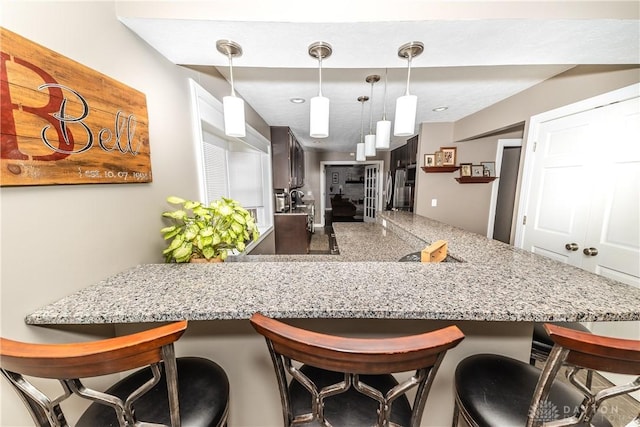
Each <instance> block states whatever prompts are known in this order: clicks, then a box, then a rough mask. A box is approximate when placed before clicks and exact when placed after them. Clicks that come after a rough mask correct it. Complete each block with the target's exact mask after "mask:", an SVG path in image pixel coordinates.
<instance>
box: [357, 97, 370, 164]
mask: <svg viewBox="0 0 640 427" xmlns="http://www.w3.org/2000/svg"><path fill="white" fill-rule="evenodd" d="M368 100H369V97H368V96H359V97H358V102H360V103H361V104H362V110H360V142H358V144H356V161H357V162H364V161H365V160H366V155H365V154H364V151H365V147H364V103H365V102H367V101H368Z"/></svg>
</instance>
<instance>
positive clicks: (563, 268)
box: [26, 212, 640, 426]
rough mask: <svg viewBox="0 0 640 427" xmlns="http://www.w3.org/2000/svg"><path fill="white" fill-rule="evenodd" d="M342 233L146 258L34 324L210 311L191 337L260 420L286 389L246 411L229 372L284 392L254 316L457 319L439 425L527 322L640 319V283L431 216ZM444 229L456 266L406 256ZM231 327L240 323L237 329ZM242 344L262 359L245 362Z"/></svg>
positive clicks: (369, 322) (356, 321) (340, 227)
mask: <svg viewBox="0 0 640 427" xmlns="http://www.w3.org/2000/svg"><path fill="white" fill-rule="evenodd" d="M334 229H335V234H336V238H337V241H338V246H339V248H340V255H244V256H240V257H237V258H236V259H235V261H243V262H225V263H222V264H210V265H203V264H150V265H140V266H137V267H134V268H132V269H130V270H128V271H124V272H122V273H119V274H116V275H114V276H112V277H109V278H107V279H105V280H103V281H101V282H99V283H97V284H94V285H92V286H88V287H87V288H85V289H83V290H81V291H78V292H76V293H74V294H71V295H69V296H66V297H63V298H62V299H60V300H59V301H57V302H54V303H52V304H50V305H48V306H46V307H43V308H41V309H39V310H37V311H35V312H33V313H31V314H29V315H28V316H27V317H26V322H27V323H29V324H32V325H65V324H81V325H91V324H104V323H113V324H131V323H145V322H162V321H170V320H177V319H188V320H191V321H203V322H192V323H190V327H189V328H190V329H192V327H193V333H194V334H200V335H197V336H196V337H195V339H197V340H202V339H207V340H210V346H209V347H210V348H211V351H212V352H213V353H214V356H213V357H214V358H215V359H216V360H218V361H219V362H221V364H222V366H224V367H225V369H230V370H231V371H232V373H231V375H230V378H231V379H232V389H234V387H235V388H236V389H240V390H239V391H238V392H237V394H236V400H235V403H232V410H231V419H232V420H233V419H234V418H235V419H236V422H237V425H254V426H258V425H269V426H271V425H279V424H280V423H281V420H280V414H279V411H278V409H277V408H279V402H278V398H277V393H275V394H273V395H269V394H268V393H265V394H266V396H264V403H263V405H264V408H265V411H266V412H265V411H257V410H256V411H249V412H255V413H261V414H262V415H261V416H262V417H263V418H260V419H255V418H251V417H252V415H251V414H248V413H247V411H243V409H242V408H246V407H248V406H247V405H249V406H251V407H253V406H254V405H256V401H255V396H254V397H253V398H252V396H253V395H252V394H251V393H249V391H248V390H245V389H243V388H242V387H243V386H246V384H245V383H244V382H242V381H240V382H239V383H236V384H234V379H233V378H234V374H235V375H237V376H238V377H240V375H242V377H243V378H244V377H246V376H248V377H250V378H252V384H253V379H254V378H261V379H258V380H257V382H258V387H259V388H262V389H264V390H270V389H269V387H274V388H273V390H272V391H273V392H275V380H274V377H273V374H272V372H270V371H269V366H270V365H269V359H268V357H269V356H268V353H267V351H266V347H265V346H264V341H263V340H262V339H261V337H257V336H256V335H255V334H254V333H253V331H251V330H250V327H249V326H248V322H247V321H246V319H248V318H249V317H250V316H251V315H252V314H253V313H254V312H256V311H260V312H262V313H263V314H265V315H268V316H274V317H279V318H287V319H295V320H293V321H294V322H298V323H299V324H301V325H303V326H307V327H309V326H310V327H317V328H318V329H324V330H326V331H329V332H332V331H335V330H338V331H340V332H343V331H345V330H347V331H348V332H349V333H366V334H381V333H394V334H401V333H408V332H415V331H418V330H420V331H424V330H428V329H435V328H437V327H441V326H444V325H448V324H452V323H455V324H456V325H458V326H459V327H460V328H461V329H462V330H463V332H464V334H465V336H466V338H465V339H464V341H463V342H462V343H461V344H460V345H459V346H458V347H457V348H456V349H454V350H453V351H451V352H450V353H448V354H447V357H446V358H445V360H444V362H443V364H442V366H441V369H440V371H439V374H438V376H437V377H436V381H435V383H434V385H433V389H432V392H431V394H430V396H429V400H428V401H427V407H426V410H425V417H424V419H423V424H422V425H423V426H443V425H450V423H451V414H452V408H453V394H452V385H451V378H452V375H453V370H454V369H455V366H456V364H457V363H458V361H459V360H461V359H462V358H464V357H465V356H467V355H469V354H473V353H480V352H493V353H501V354H505V355H509V356H512V357H516V358H519V359H521V360H528V355H529V349H530V339H531V331H532V328H533V326H532V325H533V323H532V322H542V321H565V320H567V321H621V320H636V321H637V320H640V289H637V288H634V287H631V286H628V285H624V284H621V283H618V282H615V281H612V280H608V279H606V278H603V277H600V276H596V275H593V274H591V273H587V272H585V271H583V270H579V269H577V268H574V267H570V266H567V265H564V264H560V263H558V262H556V261H553V260H550V259H547V258H543V257H540V256H538V255H535V254H531V253H528V252H525V251H522V250H519V249H516V248H513V247H511V246H509V245H505V244H503V243H501V242H497V241H493V240H490V239H487V238H485V237H483V236H480V235H477V234H474V233H469V232H466V231H464V230H460V229H458V228H455V227H451V226H448V225H445V224H442V223H439V222H436V221H433V220H430V219H427V218H424V217H420V216H416V215H413V214H410V213H406V212H383V213H380V215H379V218H378V223H375V224H371V223H336V224H334ZM440 239H444V240H447V241H448V246H449V253H450V255H451V256H452V258H453V259H452V260H451V261H459V262H444V263H439V264H422V263H419V262H397V260H398V259H399V258H401V257H402V256H404V255H406V254H407V253H410V252H414V251H418V250H420V249H422V248H424V247H425V246H426V245H427V244H428V243H431V242H433V241H436V240H440ZM313 319H317V320H313ZM230 331H236V332H237V334H236V335H234V338H233V339H230V338H229V335H233V334H235V333H236V332H230ZM188 332H191V331H188ZM237 337H240V338H237ZM186 338H187V340H188V339H189V336H188V334H187V336H186ZM221 348H224V350H221ZM247 349H249V350H247ZM242 352H244V353H247V352H250V353H251V352H255V353H256V354H259V357H258V356H256V354H252V355H251V356H246V358H244V359H243V358H239V357H238V355H239V354H240V353H242ZM244 353H243V354H244ZM225 357H228V360H227V361H226V363H225V359H224V358H225ZM258 359H259V360H260V362H259V363H258V362H257V360H258ZM238 365H242V366H238ZM247 371H249V373H247ZM239 372H242V374H240V373H239ZM255 386H256V385H255V384H253V385H252V387H255ZM245 391H246V393H244V392H245ZM261 399H262V397H261ZM232 400H233V399H232ZM234 405H235V406H234ZM269 408H275V409H269ZM269 411H271V412H269ZM270 413H271V415H269V414H270ZM265 420H266V421H265ZM261 423H266V424H261ZM233 425H236V424H233Z"/></svg>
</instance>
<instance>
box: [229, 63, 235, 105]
mask: <svg viewBox="0 0 640 427" xmlns="http://www.w3.org/2000/svg"><path fill="white" fill-rule="evenodd" d="M229 75H230V77H231V96H236V90H235V88H234V86H233V57H232V56H231V54H229Z"/></svg>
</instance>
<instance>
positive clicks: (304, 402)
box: [289, 365, 411, 427]
mask: <svg viewBox="0 0 640 427" xmlns="http://www.w3.org/2000/svg"><path fill="white" fill-rule="evenodd" d="M300 370H301V371H302V373H303V374H305V375H306V376H307V377H309V379H310V380H311V381H313V382H314V383H315V384H316V386H317V387H318V390H320V389H321V388H322V387H325V386H328V385H331V384H336V383H339V382H341V381H343V380H344V374H343V373H339V372H333V371H326V370H324V369H320V368H316V367H313V366H309V365H304V366H302V368H300ZM360 381H361V382H363V383H365V384H367V385H370V386H371V387H374V388H375V389H377V390H380V391H381V392H382V393H383V394H385V393H386V392H387V391H389V390H390V389H391V388H393V387H395V386H396V385H398V382H397V381H396V380H395V378H394V377H393V375H361V376H360ZM289 393H290V396H291V407H292V409H293V413H294V414H295V415H296V416H298V415H301V414H305V413H309V412H311V394H309V392H308V391H307V390H306V389H305V388H304V387H303V386H302V385H301V384H300V383H299V382H298V381H296V380H292V381H291V384H290V386H289ZM324 402H325V406H324V415H325V418H326V419H327V421H329V423H331V425H332V426H334V427H347V426H348V427H362V426H373V425H376V423H377V416H378V415H377V409H378V402H377V401H375V400H373V399H371V398H370V397H368V396H365V395H364V394H362V393H360V392H359V391H357V390H356V389H355V388H353V387H351V388H350V389H349V390H348V391H346V392H344V393H341V394H338V395H335V396H331V397H328V398H326V399H325V401H324ZM410 420H411V405H410V404H409V400H408V399H407V397H406V396H405V395H402V396H400V397H398V398H397V399H396V400H395V401H394V402H393V406H392V413H391V421H392V422H394V423H396V424H398V425H401V426H408V425H410ZM302 425H314V426H315V425H319V424H318V423H308V424H302Z"/></svg>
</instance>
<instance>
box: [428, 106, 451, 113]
mask: <svg viewBox="0 0 640 427" xmlns="http://www.w3.org/2000/svg"><path fill="white" fill-rule="evenodd" d="M448 109H449V107H446V106H444V105H443V106H442V107H436V108H434V109H433V110H431V111H435V112H436V113H439V112H441V111H445V110H448Z"/></svg>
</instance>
